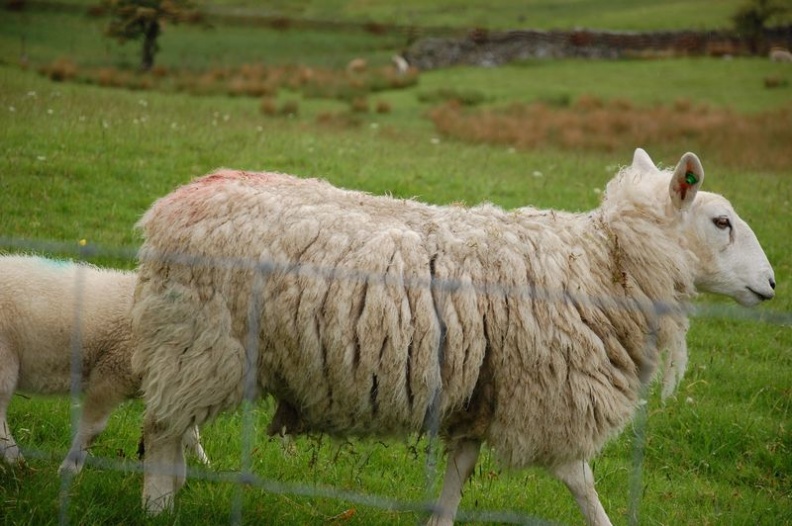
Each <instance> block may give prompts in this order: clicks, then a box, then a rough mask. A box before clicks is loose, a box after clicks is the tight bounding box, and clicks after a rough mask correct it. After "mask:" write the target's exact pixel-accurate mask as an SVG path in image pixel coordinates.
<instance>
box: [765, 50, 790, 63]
mask: <svg viewBox="0 0 792 526" xmlns="http://www.w3.org/2000/svg"><path fill="white" fill-rule="evenodd" d="M770 60H772V61H773V62H792V53H790V52H789V51H788V50H786V49H784V48H780V47H774V48H773V49H771V50H770Z"/></svg>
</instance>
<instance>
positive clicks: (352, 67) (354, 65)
mask: <svg viewBox="0 0 792 526" xmlns="http://www.w3.org/2000/svg"><path fill="white" fill-rule="evenodd" d="M366 69H368V62H367V61H366V59H365V58H353V59H352V60H350V61H349V63H348V64H347V67H346V70H347V72H348V73H363V72H364V71H366Z"/></svg>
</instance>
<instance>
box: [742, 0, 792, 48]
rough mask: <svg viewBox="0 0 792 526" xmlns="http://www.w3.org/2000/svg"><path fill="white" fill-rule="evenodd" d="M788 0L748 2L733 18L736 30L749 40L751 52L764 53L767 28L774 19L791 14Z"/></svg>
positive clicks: (755, 0) (749, 0)
mask: <svg viewBox="0 0 792 526" xmlns="http://www.w3.org/2000/svg"><path fill="white" fill-rule="evenodd" d="M789 11H790V8H789V6H788V5H787V4H786V0H747V1H746V2H745V3H744V4H743V5H742V6H741V7H740V8H739V9H738V10H737V12H736V13H734V14H733V15H732V17H731V19H732V22H734V28H735V29H736V30H737V32H738V33H740V34H741V35H742V36H744V37H746V38H748V41H749V42H750V45H751V51H753V52H754V53H757V52H761V51H763V50H762V49H761V48H762V46H763V44H764V31H765V28H766V27H767V26H768V25H769V23H770V22H771V21H772V20H773V19H780V18H781V17H782V16H783V15H786V14H787V13H789Z"/></svg>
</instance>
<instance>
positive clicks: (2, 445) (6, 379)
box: [0, 341, 25, 464]
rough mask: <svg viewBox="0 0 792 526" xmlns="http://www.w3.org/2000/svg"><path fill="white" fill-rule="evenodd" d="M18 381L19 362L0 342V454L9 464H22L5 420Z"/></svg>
mask: <svg viewBox="0 0 792 526" xmlns="http://www.w3.org/2000/svg"><path fill="white" fill-rule="evenodd" d="M18 379H19V360H18V359H17V357H16V355H15V354H14V353H13V352H11V350H10V349H8V347H7V346H6V345H4V344H3V342H2V341H0V454H2V456H3V459H5V461H6V462H8V463H9V464H17V463H22V462H24V460H25V459H24V457H23V456H22V452H21V451H20V450H19V446H17V443H16V442H15V441H14V437H13V436H12V435H11V428H10V427H9V426H8V421H7V420H6V410H7V409H8V404H10V403H11V398H12V397H13V396H14V390H16V386H17V380H18Z"/></svg>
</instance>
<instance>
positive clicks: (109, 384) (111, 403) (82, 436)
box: [58, 376, 133, 475]
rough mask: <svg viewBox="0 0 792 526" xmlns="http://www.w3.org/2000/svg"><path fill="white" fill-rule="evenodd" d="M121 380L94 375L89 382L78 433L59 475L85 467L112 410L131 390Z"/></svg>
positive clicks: (74, 473)
mask: <svg viewBox="0 0 792 526" xmlns="http://www.w3.org/2000/svg"><path fill="white" fill-rule="evenodd" d="M118 382H119V380H118V379H117V378H114V377H110V376H107V377H105V376H102V379H101V380H96V379H95V378H92V379H91V381H90V382H89V385H88V389H87V390H86V393H85V400H84V401H83V410H82V415H81V416H80V422H79V424H78V425H77V432H76V433H75V435H74V439H73V440H72V445H71V448H70V449H69V452H68V453H67V454H66V458H65V459H64V460H63V462H62V463H61V465H60V467H59V468H58V474H60V475H63V474H64V473H70V474H72V475H76V474H77V473H79V472H80V470H81V469H82V467H83V465H84V464H85V459H86V458H87V457H88V447H89V446H90V445H91V443H92V442H93V441H94V439H95V438H96V437H97V436H98V435H99V433H101V432H102V431H104V428H105V427H106V426H107V420H108V418H110V413H111V412H112V411H113V409H115V408H116V407H117V406H118V405H119V404H121V402H123V401H124V400H125V399H126V398H127V396H126V395H127V391H130V390H129V389H124V388H123V387H122V386H121V385H119V384H118ZM131 391H133V390H131Z"/></svg>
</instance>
